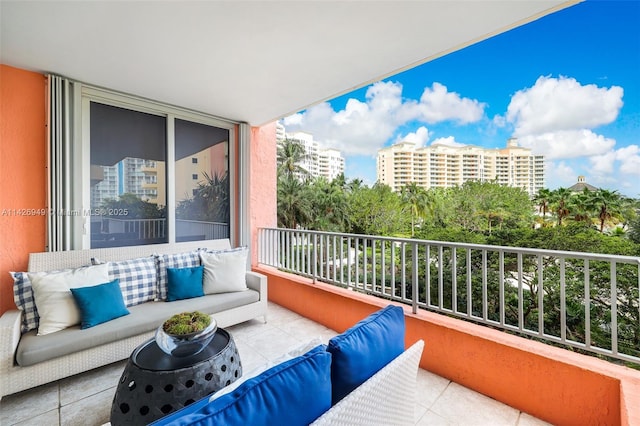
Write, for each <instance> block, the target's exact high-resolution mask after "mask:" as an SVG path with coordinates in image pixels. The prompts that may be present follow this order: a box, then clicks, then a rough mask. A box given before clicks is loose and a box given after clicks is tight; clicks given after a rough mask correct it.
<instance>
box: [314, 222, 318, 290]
mask: <svg viewBox="0 0 640 426" xmlns="http://www.w3.org/2000/svg"><path fill="white" fill-rule="evenodd" d="M313 283H314V284H318V234H313Z"/></svg>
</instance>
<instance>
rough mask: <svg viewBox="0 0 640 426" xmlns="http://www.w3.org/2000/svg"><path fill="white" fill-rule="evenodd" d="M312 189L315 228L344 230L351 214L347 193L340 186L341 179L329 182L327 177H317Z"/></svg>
mask: <svg viewBox="0 0 640 426" xmlns="http://www.w3.org/2000/svg"><path fill="white" fill-rule="evenodd" d="M310 189H311V194H310V196H311V209H312V211H313V214H312V218H311V222H312V223H313V225H312V226H313V228H314V229H318V230H323V231H340V232H342V231H344V229H345V224H346V223H347V221H348V219H349V215H348V213H347V210H348V209H347V198H346V193H345V192H344V190H343V189H342V187H341V186H340V181H339V180H336V179H334V180H333V181H331V182H328V181H327V180H326V179H325V178H317V179H316V180H315V181H314V182H313V184H312V185H311V187H310Z"/></svg>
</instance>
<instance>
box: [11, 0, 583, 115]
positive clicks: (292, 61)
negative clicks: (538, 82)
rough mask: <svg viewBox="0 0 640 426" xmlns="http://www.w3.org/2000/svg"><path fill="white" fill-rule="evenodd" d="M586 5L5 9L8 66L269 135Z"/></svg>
mask: <svg viewBox="0 0 640 426" xmlns="http://www.w3.org/2000/svg"><path fill="white" fill-rule="evenodd" d="M575 3H577V0H570V1H561V0H499V1H489V0H467V1H462V0H450V1H444V0H443V1H435V0H431V1H235V2H232V1H56V0H50V1H6V0H1V1H0V61H1V62H2V63H3V64H6V65H10V66H14V67H18V68H24V69H28V70H33V71H38V72H52V73H55V74H59V75H63V76H66V77H69V78H72V79H75V80H79V81H82V82H85V83H90V84H93V85H97V86H103V87H106V88H109V89H114V90H118V91H122V92H126V93H131V94H135V95H139V96H142V97H146V98H150V99H154V100H157V101H162V102H166V103H170V104H174V105H177V106H181V107H185V108H190V109H194V110H197V111H202V112H205V113H209V114H214V115H217V116H220V117H224V118H229V119H233V120H238V121H245V122H248V123H250V124H252V125H260V124H264V123H268V122H271V121H273V120H276V119H278V118H281V117H284V116H286V115H288V114H291V113H294V112H297V111H299V110H301V109H304V108H306V107H308V106H311V105H313V104H315V103H318V102H320V101H323V100H327V99H331V98H334V97H335V96H337V95H340V94H344V93H347V92H349V91H351V90H353V89H356V88H358V87H362V86H364V85H366V84H369V83H371V82H374V81H377V80H379V79H381V78H384V77H387V76H390V75H393V74H396V73H398V72H399V71H402V70H405V69H408V68H411V67H414V66H416V65H418V64H421V63H424V62H426V61H429V60H431V59H434V58H436V57H439V56H442V55H444V54H446V53H449V52H452V51H455V50H458V49H460V48H463V47H465V46H468V45H470V44H473V43H475V42H478V41H480V40H483V39H486V38H488V37H491V36H492V35H495V34H498V33H501V32H504V31H507V30H509V29H511V28H514V27H516V26H519V25H522V24H524V23H527V22H530V21H532V20H535V19H537V18H539V17H541V16H544V15H546V14H549V13H552V12H554V11H556V10H559V9H562V8H564V7H567V6H570V5H573V4H575ZM487 60H491V58H487Z"/></svg>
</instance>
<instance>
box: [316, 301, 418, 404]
mask: <svg viewBox="0 0 640 426" xmlns="http://www.w3.org/2000/svg"><path fill="white" fill-rule="evenodd" d="M404 334H405V327H404V312H403V310H402V308H401V307H399V306H393V305H389V306H387V307H386V308H384V309H381V310H379V311H377V312H374V313H373V314H371V315H369V316H368V317H367V318H365V319H363V320H362V321H360V322H358V323H357V324H356V325H354V326H353V327H351V328H350V329H348V330H347V331H345V332H344V333H342V334H340V335H338V336H336V337H334V338H332V339H331V340H329V345H328V347H327V350H328V351H329V352H330V353H331V354H332V356H333V360H332V363H331V383H332V403H333V404H335V403H337V402H338V401H340V400H341V399H342V398H344V397H345V396H346V395H347V394H348V393H349V392H351V391H352V390H354V389H355V388H357V387H358V386H360V385H361V384H362V383H364V382H365V381H366V380H367V379H368V378H369V377H371V376H373V375H374V374H375V373H376V372H377V371H378V370H380V369H381V368H382V367H384V366H385V365H386V364H388V363H389V361H391V360H392V359H394V358H395V357H397V356H398V355H400V354H401V353H402V352H403V351H404Z"/></svg>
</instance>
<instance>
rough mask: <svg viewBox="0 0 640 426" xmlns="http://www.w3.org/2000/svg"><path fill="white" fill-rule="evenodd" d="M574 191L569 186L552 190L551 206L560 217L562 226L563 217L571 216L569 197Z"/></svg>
mask: <svg viewBox="0 0 640 426" xmlns="http://www.w3.org/2000/svg"><path fill="white" fill-rule="evenodd" d="M571 195H573V192H571V190H569V189H567V188H557V189H555V190H553V191H551V200H550V206H551V209H552V210H553V211H554V212H555V214H556V217H557V218H558V225H559V226H562V219H564V218H565V217H567V216H569V214H570V213H571V211H570V210H569V199H570V198H571Z"/></svg>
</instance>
